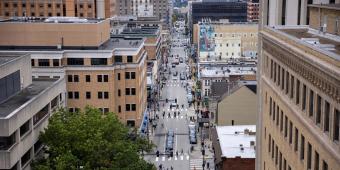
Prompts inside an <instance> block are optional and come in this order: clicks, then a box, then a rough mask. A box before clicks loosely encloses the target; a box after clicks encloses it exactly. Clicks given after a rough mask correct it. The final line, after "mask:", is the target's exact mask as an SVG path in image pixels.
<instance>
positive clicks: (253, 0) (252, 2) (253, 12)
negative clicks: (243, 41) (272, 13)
mask: <svg viewBox="0 0 340 170" xmlns="http://www.w3.org/2000/svg"><path fill="white" fill-rule="evenodd" d="M259 10H260V3H259V0H248V1H247V21H248V22H258V21H259Z"/></svg>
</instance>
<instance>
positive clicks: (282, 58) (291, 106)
mask: <svg viewBox="0 0 340 170" xmlns="http://www.w3.org/2000/svg"><path fill="white" fill-rule="evenodd" d="M320 2H321V3H323V4H320ZM329 3H333V4H329ZM261 7H262V10H261V20H260V36H259V37H261V38H260V43H259V46H260V53H259V54H260V58H259V64H258V87H259V88H258V97H259V112H258V113H259V115H258V126H257V133H258V136H257V148H256V151H257V155H256V159H257V161H256V163H257V165H256V168H257V169H258V170H275V169H278V170H280V169H288V170H300V169H315V170H334V169H339V167H340V36H339V31H340V30H339V16H340V1H339V0H331V1H317V2H316V1H314V2H313V1H307V2H306V1H300V0H299V1H295V0H283V1H276V0H275V1H272V0H271V1H268V0H265V1H261ZM277 7H279V8H277ZM277 9H280V10H277ZM306 23H309V24H310V26H306V25H304V24H306Z"/></svg>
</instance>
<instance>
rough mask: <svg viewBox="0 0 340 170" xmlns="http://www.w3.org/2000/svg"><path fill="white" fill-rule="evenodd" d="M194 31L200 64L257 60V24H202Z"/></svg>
mask: <svg viewBox="0 0 340 170" xmlns="http://www.w3.org/2000/svg"><path fill="white" fill-rule="evenodd" d="M194 30H195V31H194V35H193V36H194V44H197V47H198V50H197V51H198V52H197V53H198V56H199V61H200V62H205V61H216V62H227V61H229V60H233V59H237V60H245V59H247V60H248V59H254V60H256V58H257V49H258V46H257V42H258V36H257V33H258V25H257V24H254V23H229V22H222V21H220V22H200V23H199V24H198V25H197V27H196V26H195V28H194ZM196 30H197V31H196ZM196 41H197V42H196Z"/></svg>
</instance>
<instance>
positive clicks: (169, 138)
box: [165, 129, 175, 153]
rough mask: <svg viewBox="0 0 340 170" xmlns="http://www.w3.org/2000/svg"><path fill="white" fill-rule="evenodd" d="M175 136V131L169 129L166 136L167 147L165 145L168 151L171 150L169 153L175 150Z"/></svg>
mask: <svg viewBox="0 0 340 170" xmlns="http://www.w3.org/2000/svg"><path fill="white" fill-rule="evenodd" d="M174 138H175V134H174V131H173V130H172V129H169V131H168V134H167V136H166V147H165V151H166V152H169V153H170V152H173V149H174Z"/></svg>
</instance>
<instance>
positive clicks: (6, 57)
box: [0, 53, 23, 67]
mask: <svg viewBox="0 0 340 170" xmlns="http://www.w3.org/2000/svg"><path fill="white" fill-rule="evenodd" d="M21 56H23V55H22V54H7V53H0V67H1V66H2V65H5V64H7V63H9V62H11V61H13V60H15V59H17V58H19V57H21Z"/></svg>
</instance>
